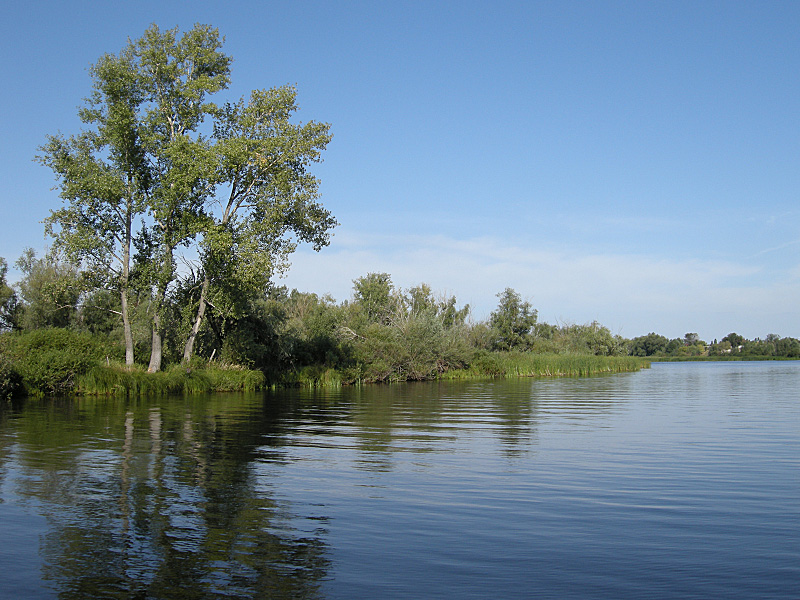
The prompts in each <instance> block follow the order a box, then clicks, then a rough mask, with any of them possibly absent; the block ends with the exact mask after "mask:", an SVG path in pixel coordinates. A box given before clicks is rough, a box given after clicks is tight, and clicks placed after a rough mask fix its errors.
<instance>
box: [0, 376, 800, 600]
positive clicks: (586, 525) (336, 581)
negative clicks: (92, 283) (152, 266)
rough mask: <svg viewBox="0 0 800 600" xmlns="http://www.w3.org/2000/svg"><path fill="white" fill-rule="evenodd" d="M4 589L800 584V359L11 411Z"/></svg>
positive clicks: (6, 416)
mask: <svg viewBox="0 0 800 600" xmlns="http://www.w3.org/2000/svg"><path fill="white" fill-rule="evenodd" d="M0 597H2V598H14V599H16V598H70V599H72V598H75V599H79V598H80V599H85V598H182V599H183V598H217V597H233V598H341V599H357V598H369V599H378V598H458V599H464V598H581V599H583V598H613V599H621V598H726V599H738V598H753V599H756V598H757V599H767V598H782V599H783V598H799V597H800V363H797V362H776V363H692V364H655V365H653V368H652V369H650V370H646V371H642V372H640V373H634V374H626V375H615V376H608V377H596V378H585V379H561V380H512V381H501V382H467V383H432V384H416V385H406V386H393V387H369V388H364V389H343V390H336V391H326V392H317V393H313V392H303V391H292V392H289V393H279V394H268V395H246V396H241V395H215V396H211V397H204V398H188V399H183V398H180V399H168V400H163V399H161V400H145V401H124V400H72V401H67V400H56V401H28V402H25V403H22V404H19V405H16V404H15V405H7V406H3V405H0Z"/></svg>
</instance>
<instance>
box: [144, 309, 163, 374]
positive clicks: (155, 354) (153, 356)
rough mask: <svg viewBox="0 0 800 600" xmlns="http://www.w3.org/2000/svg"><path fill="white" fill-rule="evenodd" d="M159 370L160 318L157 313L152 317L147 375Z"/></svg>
mask: <svg viewBox="0 0 800 600" xmlns="http://www.w3.org/2000/svg"><path fill="white" fill-rule="evenodd" d="M160 370H161V317H159V316H158V311H156V313H155V314H154V315H153V342H152V347H151V349H150V365H149V366H148V367H147V372H148V373H155V372H156V371H160Z"/></svg>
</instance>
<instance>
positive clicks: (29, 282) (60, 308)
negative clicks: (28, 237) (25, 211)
mask: <svg viewBox="0 0 800 600" xmlns="http://www.w3.org/2000/svg"><path fill="white" fill-rule="evenodd" d="M16 266H17V268H18V269H19V270H20V271H22V274H23V277H22V279H20V281H19V282H18V283H17V288H18V290H19V296H20V299H21V306H20V307H19V311H20V314H19V316H18V319H17V322H18V324H19V326H20V328H21V329H25V330H28V331H30V330H33V329H39V328H42V327H68V326H70V325H73V324H75V322H76V319H77V307H78V302H79V300H80V297H81V292H82V289H83V282H82V274H81V273H80V272H79V270H78V267H77V265H75V264H74V263H71V262H69V261H67V260H65V259H64V257H63V256H62V255H61V254H60V253H59V252H57V251H52V252H50V253H49V254H48V255H47V256H45V257H43V258H37V257H36V252H35V251H34V250H32V249H31V248H28V249H26V250H25V252H24V253H23V254H22V256H21V257H20V258H19V259H18V260H17V262H16Z"/></svg>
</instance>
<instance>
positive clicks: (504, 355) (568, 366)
mask: <svg viewBox="0 0 800 600" xmlns="http://www.w3.org/2000/svg"><path fill="white" fill-rule="evenodd" d="M649 366H650V361H649V360H647V359H645V358H640V357H635V356H594V355H588V354H534V353H531V352H491V353H488V352H487V353H482V354H480V355H478V356H477V357H476V358H475V360H474V361H472V363H471V364H470V366H469V367H468V368H466V369H459V370H454V371H448V372H446V373H444V374H443V375H442V378H444V379H469V378H473V377H585V376H588V375H600V374H603V373H626V372H631V371H638V370H639V369H643V368H648V367H649Z"/></svg>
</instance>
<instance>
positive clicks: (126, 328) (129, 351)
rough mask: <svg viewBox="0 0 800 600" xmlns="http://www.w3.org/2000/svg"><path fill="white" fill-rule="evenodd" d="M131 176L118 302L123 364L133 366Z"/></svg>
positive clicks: (126, 208)
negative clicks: (129, 293) (120, 316)
mask: <svg viewBox="0 0 800 600" xmlns="http://www.w3.org/2000/svg"><path fill="white" fill-rule="evenodd" d="M131 184H132V181H131V178H130V176H129V177H128V200H127V203H126V207H125V235H124V237H123V240H122V281H121V284H122V285H121V286H120V303H121V306H122V329H123V332H124V335H125V364H126V365H127V366H128V367H132V366H133V333H132V332H131V318H130V315H129V314H128V286H129V281H128V280H129V277H130V270H131V243H132V241H133V235H132V233H133V230H132V224H133V208H132V206H131V195H132V193H131V191H130V190H131Z"/></svg>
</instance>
